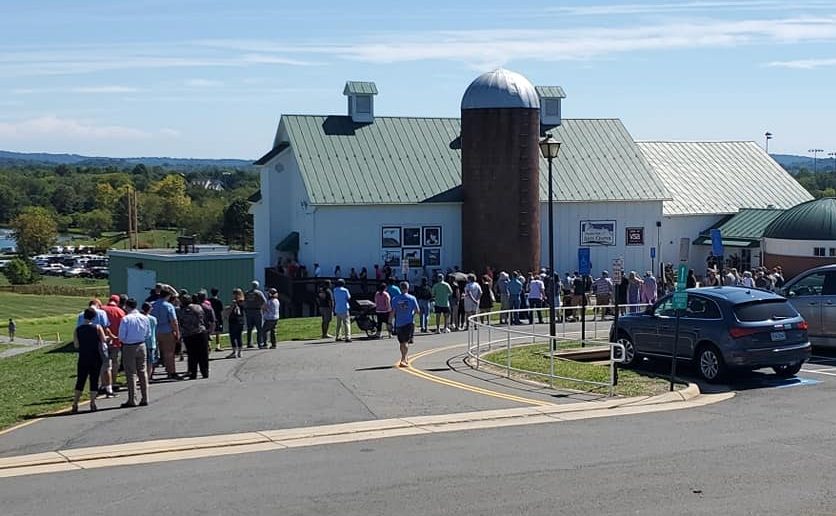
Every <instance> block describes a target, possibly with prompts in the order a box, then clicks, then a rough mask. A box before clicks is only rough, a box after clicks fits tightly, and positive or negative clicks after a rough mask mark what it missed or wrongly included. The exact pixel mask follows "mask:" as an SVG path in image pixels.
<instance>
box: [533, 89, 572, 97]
mask: <svg viewBox="0 0 836 516" xmlns="http://www.w3.org/2000/svg"><path fill="white" fill-rule="evenodd" d="M534 89H535V90H537V95H539V96H540V97H542V98H544V99H555V98H557V99H565V98H566V92H564V91H563V88H561V87H560V86H535V87H534Z"/></svg>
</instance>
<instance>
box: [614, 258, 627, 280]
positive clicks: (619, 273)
mask: <svg viewBox="0 0 836 516" xmlns="http://www.w3.org/2000/svg"><path fill="white" fill-rule="evenodd" d="M623 276H624V258H620V257H619V258H613V259H612V282H613V283H614V284H616V285H618V284H619V283H621V278H622V277H623Z"/></svg>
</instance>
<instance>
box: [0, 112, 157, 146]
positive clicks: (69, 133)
mask: <svg viewBox="0 0 836 516" xmlns="http://www.w3.org/2000/svg"><path fill="white" fill-rule="evenodd" d="M163 131H172V130H162V131H159V132H151V131H144V130H141V129H135V128H132V127H125V126H121V125H108V124H96V123H94V122H91V121H88V120H76V119H72V118H60V117H57V116H53V115H48V116H42V117H37V118H29V119H26V120H19V121H15V122H0V137H2V138H5V139H8V140H21V139H30V138H35V137H38V138H43V137H54V136H57V137H60V138H64V139H91V138H95V139H107V140H144V139H148V138H152V137H154V136H158V135H161V134H162V135H166V136H171V134H169V133H166V132H163Z"/></svg>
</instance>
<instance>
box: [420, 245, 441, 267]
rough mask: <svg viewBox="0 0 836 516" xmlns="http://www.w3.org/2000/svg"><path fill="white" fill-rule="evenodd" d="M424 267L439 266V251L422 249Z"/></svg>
mask: <svg viewBox="0 0 836 516" xmlns="http://www.w3.org/2000/svg"><path fill="white" fill-rule="evenodd" d="M424 265H425V266H426V267H439V266H441V249H424Z"/></svg>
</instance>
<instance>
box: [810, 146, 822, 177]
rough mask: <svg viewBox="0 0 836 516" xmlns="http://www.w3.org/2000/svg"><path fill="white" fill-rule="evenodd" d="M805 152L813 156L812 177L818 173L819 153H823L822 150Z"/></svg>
mask: <svg viewBox="0 0 836 516" xmlns="http://www.w3.org/2000/svg"><path fill="white" fill-rule="evenodd" d="M807 152H809V153H811V154H813V175H815V174H816V172H818V166H817V165H818V161H819V152H824V151H823V150H822V149H810V150H808V151H807Z"/></svg>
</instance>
